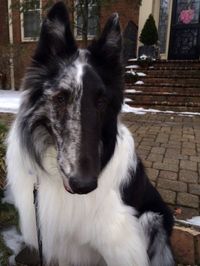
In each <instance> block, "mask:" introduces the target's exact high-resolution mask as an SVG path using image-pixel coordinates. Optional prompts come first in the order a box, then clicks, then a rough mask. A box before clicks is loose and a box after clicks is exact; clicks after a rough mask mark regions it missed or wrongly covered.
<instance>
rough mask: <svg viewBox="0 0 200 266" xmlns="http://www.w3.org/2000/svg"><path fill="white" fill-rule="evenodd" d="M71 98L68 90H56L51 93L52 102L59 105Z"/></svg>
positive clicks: (64, 103) (69, 100)
mask: <svg viewBox="0 0 200 266" xmlns="http://www.w3.org/2000/svg"><path fill="white" fill-rule="evenodd" d="M71 99H72V95H71V93H70V92H68V91H65V92H57V93H55V94H54V95H53V102H54V103H55V104H56V105H59V106H62V105H66V104H67V103H70V102H71Z"/></svg>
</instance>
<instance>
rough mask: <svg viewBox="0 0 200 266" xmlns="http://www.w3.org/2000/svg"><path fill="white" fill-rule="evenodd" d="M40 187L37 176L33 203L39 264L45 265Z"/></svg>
mask: <svg viewBox="0 0 200 266" xmlns="http://www.w3.org/2000/svg"><path fill="white" fill-rule="evenodd" d="M38 188H39V178H38V176H37V183H35V184H34V188H33V200H34V201H33V203H34V206H35V221H36V229H37V240H38V249H39V260H40V261H39V263H40V264H39V265H40V266H43V254H42V253H43V252H42V237H41V232H40V222H39V206H38Z"/></svg>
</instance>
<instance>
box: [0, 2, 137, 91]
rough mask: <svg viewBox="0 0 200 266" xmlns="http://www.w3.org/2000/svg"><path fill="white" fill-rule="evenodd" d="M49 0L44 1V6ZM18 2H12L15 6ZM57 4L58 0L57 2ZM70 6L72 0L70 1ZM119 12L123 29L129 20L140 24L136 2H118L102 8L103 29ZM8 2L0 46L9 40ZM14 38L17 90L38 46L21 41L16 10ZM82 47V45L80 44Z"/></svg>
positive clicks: (0, 10)
mask: <svg viewBox="0 0 200 266" xmlns="http://www.w3.org/2000/svg"><path fill="white" fill-rule="evenodd" d="M46 1H47V0H43V4H45V3H46ZM16 2H18V0H12V3H13V4H15V3H16ZM55 2H56V0H55ZM68 2H69V4H70V2H71V0H68ZM113 12H118V13H119V15H120V20H121V25H122V29H124V28H125V27H126V25H127V24H128V22H129V20H132V21H133V22H135V23H136V24H138V16H139V8H138V7H137V6H136V4H134V1H128V0H127V1H122V0H120V1H116V3H114V4H109V5H107V6H106V7H104V8H102V10H101V15H100V25H101V28H103V25H104V24H105V22H106V20H107V19H108V17H109V16H110V15H111V14H112V13H113ZM6 14H7V0H0V44H1V42H5V40H6V41H7V40H8V28H6V29H5V30H4V29H3V28H4V27H5V25H7V24H6V23H7V22H6V19H7V16H6ZM13 37H14V44H15V46H16V47H17V53H18V56H16V58H15V60H14V61H15V62H14V64H15V83H16V88H19V86H20V83H21V79H22V77H23V76H24V73H25V68H26V66H28V65H29V64H30V59H31V55H32V53H33V50H34V48H35V46H36V42H22V41H21V26H20V13H19V11H17V10H16V9H14V10H13ZM78 43H79V45H80V46H82V43H81V42H80V41H79V42H78Z"/></svg>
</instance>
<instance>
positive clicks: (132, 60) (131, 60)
mask: <svg viewBox="0 0 200 266" xmlns="http://www.w3.org/2000/svg"><path fill="white" fill-rule="evenodd" d="M128 61H129V62H135V61H138V59H137V58H131V59H129V60H128Z"/></svg>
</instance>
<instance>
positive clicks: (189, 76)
mask: <svg viewBox="0 0 200 266" xmlns="http://www.w3.org/2000/svg"><path fill="white" fill-rule="evenodd" d="M131 69H132V70H131ZM126 70H129V71H135V72H136V73H138V75H139V76H137V78H138V81H137V82H136V83H135V81H134V82H133V80H132V81H130V79H129V78H126V83H125V84H126V86H125V98H126V103H127V104H129V105H130V106H134V107H144V108H153V109H159V110H170V111H177V112H182V111H183V112H200V61H196V60H195V61H162V60H161V61H155V62H154V63H153V64H152V65H151V66H147V67H141V66H140V65H139V62H137V61H129V62H128V65H127V67H126ZM132 73H133V72H132ZM144 74H145V75H144ZM126 77H127V76H126Z"/></svg>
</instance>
